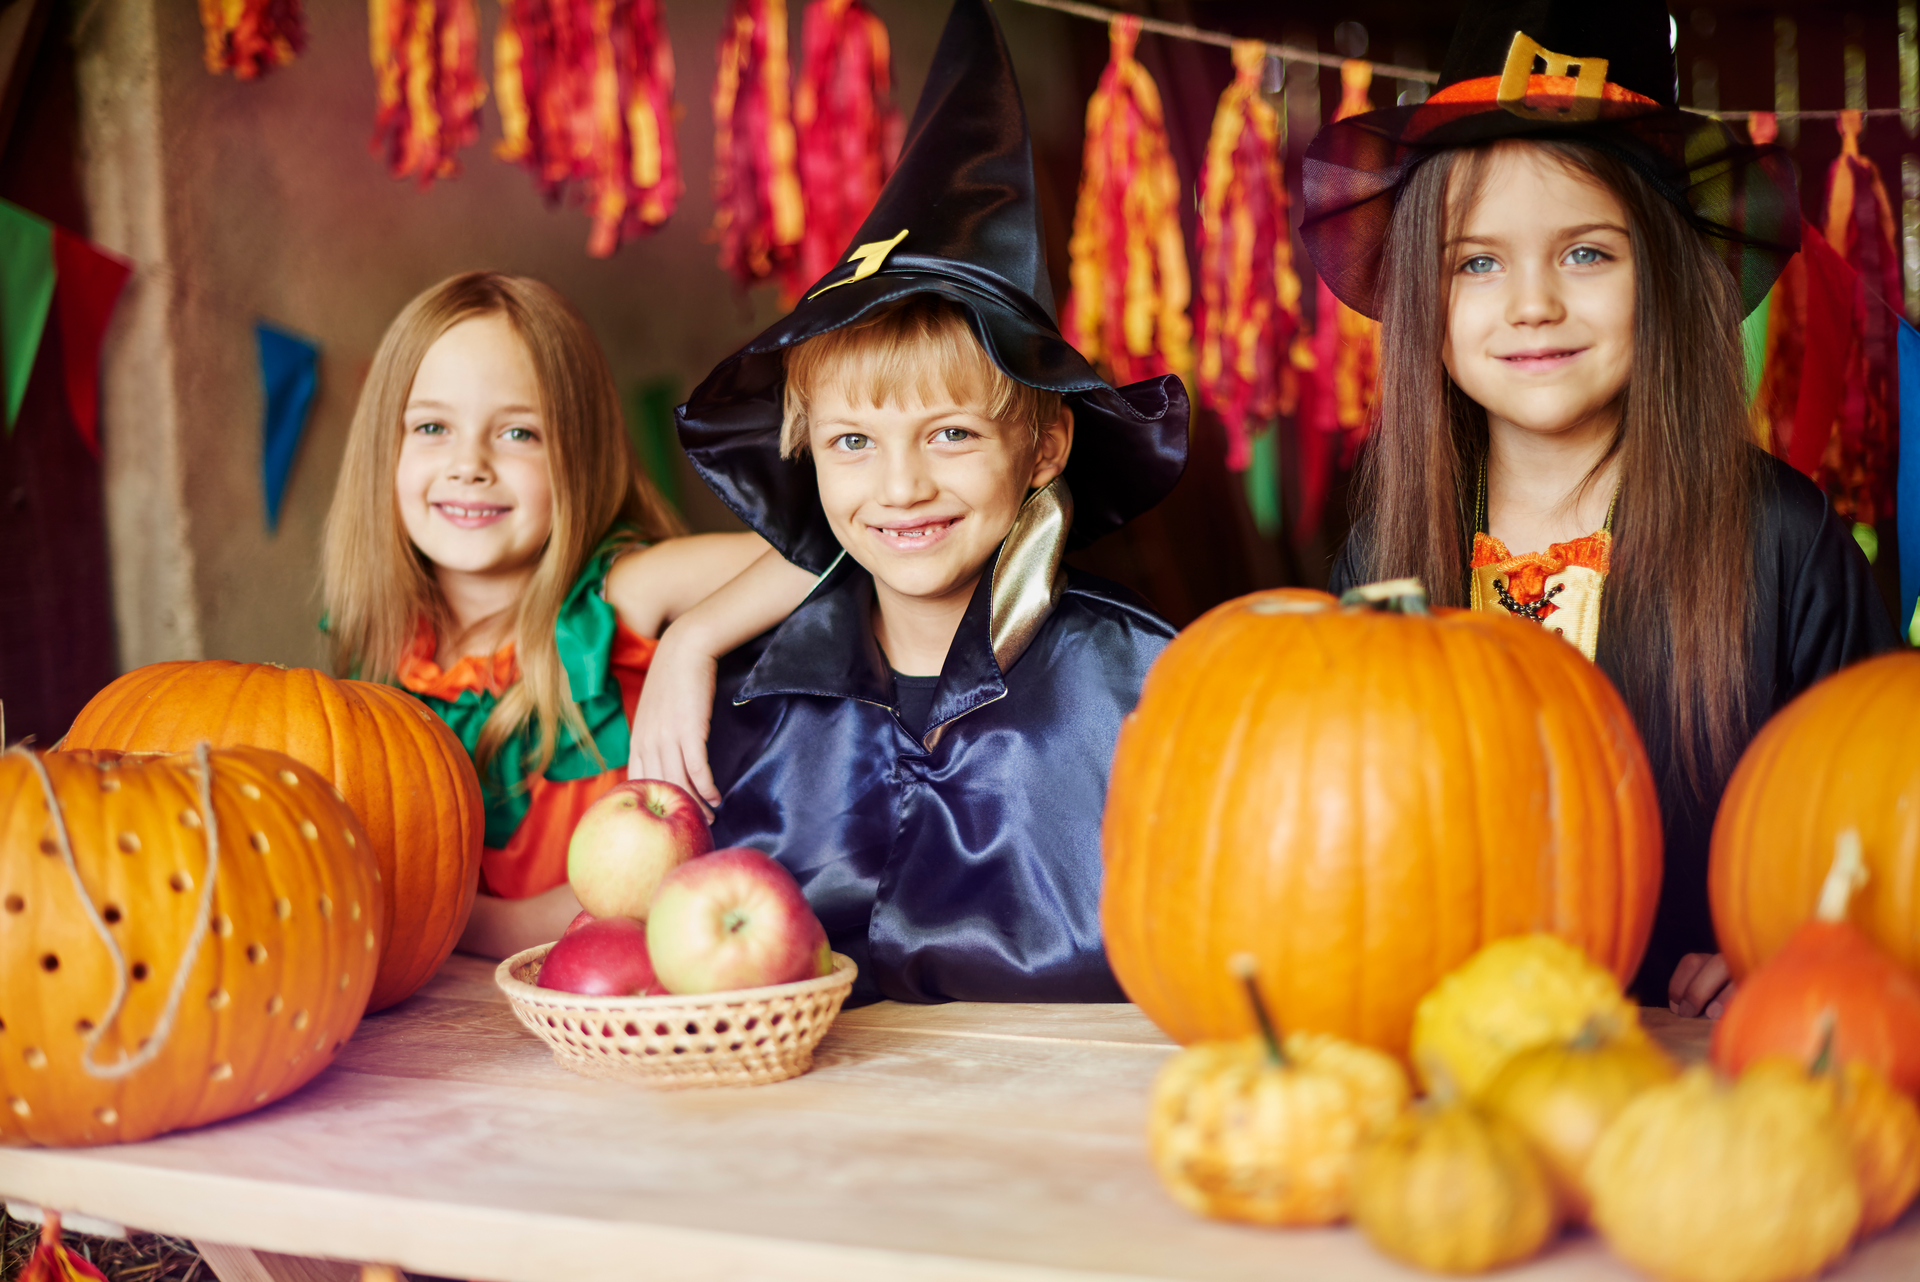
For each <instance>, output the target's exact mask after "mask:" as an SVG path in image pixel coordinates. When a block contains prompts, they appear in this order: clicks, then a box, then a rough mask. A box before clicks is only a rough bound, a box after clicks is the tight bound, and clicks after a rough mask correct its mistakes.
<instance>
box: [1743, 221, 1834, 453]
mask: <svg viewBox="0 0 1920 1282" xmlns="http://www.w3.org/2000/svg"><path fill="white" fill-rule="evenodd" d="M1858 284H1859V273H1858V272H1856V271H1854V269H1853V268H1852V267H1850V266H1848V265H1847V262H1846V260H1845V259H1843V258H1841V257H1840V255H1839V254H1837V253H1835V252H1834V251H1833V247H1832V246H1831V245H1829V244H1827V241H1826V238H1825V237H1823V236H1822V235H1821V234H1820V231H1819V229H1818V228H1817V227H1814V226H1813V225H1812V224H1810V223H1809V224H1807V225H1806V226H1805V227H1804V228H1802V230H1801V237H1800V252H1799V253H1797V254H1795V255H1794V256H1793V258H1792V260H1791V261H1789V262H1788V263H1787V267H1786V270H1785V271H1783V272H1781V273H1780V280H1779V282H1778V283H1776V284H1775V285H1774V287H1773V293H1772V294H1771V296H1770V297H1771V302H1770V303H1769V305H1768V311H1767V364H1766V372H1765V374H1764V375H1763V377H1762V379H1761V382H1760V395H1759V398H1758V410H1759V413H1758V417H1759V420H1760V425H1761V428H1762V430H1763V432H1764V433H1765V439H1766V444H1767V446H1768V448H1769V449H1771V450H1772V451H1773V452H1774V453H1775V454H1777V455H1778V456H1780V457H1781V458H1783V459H1785V460H1786V461H1787V462H1788V463H1790V464H1791V465H1792V466H1793V468H1794V470H1795V471H1798V472H1802V473H1804V474H1805V475H1807V476H1808V477H1810V478H1814V479H1818V477H1819V474H1820V461H1821V459H1822V458H1824V457H1825V456H1826V453H1827V445H1828V442H1830V441H1831V440H1832V439H1833V433H1834V423H1835V420H1836V418H1837V417H1838V416H1839V413H1840V402H1841V397H1842V395H1843V394H1844V392H1845V387H1846V374H1847V367H1848V352H1849V350H1850V348H1851V347H1852V345H1853V341H1854V335H1853V308H1854V291H1855V289H1856V288H1857V287H1858Z"/></svg>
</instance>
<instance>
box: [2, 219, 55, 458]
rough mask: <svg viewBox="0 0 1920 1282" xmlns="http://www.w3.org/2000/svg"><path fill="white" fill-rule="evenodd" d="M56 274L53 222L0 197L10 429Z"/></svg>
mask: <svg viewBox="0 0 1920 1282" xmlns="http://www.w3.org/2000/svg"><path fill="white" fill-rule="evenodd" d="M53 280H54V266H53V224H52V223H50V222H48V221H47V220H46V219H44V218H40V217H38V216H36V215H34V214H30V213H28V212H27V211H26V210H24V209H22V208H20V206H18V205H15V204H10V203H9V202H7V201H4V200H0V385H3V386H4V395H5V397H6V411H7V420H6V422H7V431H9V432H11V431H13V421H14V420H15V419H16V418H18V417H19V416H20V402H21V401H22V400H24V399H25V398H26V395H27V379H29V378H30V377H32V375H33V362H34V358H35V357H37V356H38V355H39V354H40V339H41V337H42V335H44V334H45V333H46V329H47V311H48V309H49V308H51V307H52V305H53Z"/></svg>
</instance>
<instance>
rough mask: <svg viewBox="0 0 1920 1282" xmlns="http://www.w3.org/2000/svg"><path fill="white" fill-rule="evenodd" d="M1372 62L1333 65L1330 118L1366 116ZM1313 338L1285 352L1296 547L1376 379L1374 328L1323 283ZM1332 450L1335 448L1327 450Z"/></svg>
mask: <svg viewBox="0 0 1920 1282" xmlns="http://www.w3.org/2000/svg"><path fill="white" fill-rule="evenodd" d="M1372 84H1373V64H1372V63H1367V62H1360V61H1357V60H1351V59H1350V60H1348V61H1347V62H1344V63H1342V64H1341V65H1340V109H1339V111H1338V112H1337V113H1336V114H1335V115H1334V119H1335V120H1345V119H1346V118H1347V117H1348V116H1355V115H1359V114H1360V113H1361V112H1365V111H1370V110H1372V106H1373V105H1372V103H1370V102H1368V100H1367V91H1368V90H1369V89H1370V88H1371V87H1372ZM1314 300H1315V305H1314V315H1315V320H1314V332H1313V336H1312V337H1311V338H1310V339H1308V340H1307V341H1305V342H1299V343H1295V344H1294V346H1293V363H1294V365H1295V366H1296V367H1297V368H1298V369H1299V370H1300V375H1301V382H1302V387H1301V391H1300V412H1299V414H1298V415H1297V416H1296V417H1295V420H1294V427H1295V435H1296V441H1295V454H1296V456H1297V458H1298V468H1299V474H1300V512H1299V519H1298V521H1297V523H1296V525H1295V527H1294V532H1295V535H1296V537H1297V538H1298V539H1299V540H1300V541H1302V542H1304V541H1305V540H1306V539H1308V538H1310V537H1311V536H1312V534H1313V532H1314V531H1315V530H1316V529H1318V528H1319V525H1320V515H1321V512H1322V510H1323V508H1324V507H1325V504H1326V496H1327V488H1328V486H1329V485H1330V484H1331V483H1332V480H1333V471H1334V468H1335V466H1336V463H1337V465H1338V466H1339V467H1341V468H1349V467H1352V466H1353V462H1354V459H1355V458H1356V457H1357V456H1358V454H1359V451H1360V447H1361V445H1363V444H1365V442H1366V439H1367V430H1368V425H1369V424H1370V422H1371V420H1372V415H1373V402H1374V394H1375V392H1376V390H1377V387H1378V384H1379V379H1380V325H1379V322H1377V321H1373V320H1369V319H1368V318H1367V317H1365V316H1362V315H1361V314H1360V313H1359V312H1356V311H1354V310H1353V309H1352V308H1351V307H1348V306H1347V305H1346V304H1345V303H1343V302H1341V301H1340V300H1339V299H1337V298H1335V297H1334V296H1333V291H1332V290H1331V289H1328V288H1327V283H1326V281H1324V280H1323V281H1320V282H1319V284H1318V287H1317V288H1316V290H1315V293H1314ZM1336 443H1337V444H1338V447H1339V448H1338V449H1337V450H1336V448H1335V446H1336Z"/></svg>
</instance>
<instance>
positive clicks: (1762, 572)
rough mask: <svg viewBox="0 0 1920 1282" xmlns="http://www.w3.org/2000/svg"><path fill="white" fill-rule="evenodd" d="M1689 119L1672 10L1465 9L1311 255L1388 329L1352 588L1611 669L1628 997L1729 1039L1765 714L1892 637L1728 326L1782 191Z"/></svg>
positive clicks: (1310, 218) (1322, 139) (1763, 282)
mask: <svg viewBox="0 0 1920 1282" xmlns="http://www.w3.org/2000/svg"><path fill="white" fill-rule="evenodd" d="M1674 97H1675V95H1674V68H1673V55H1672V49H1671V45H1670V43H1669V28H1668V17H1667V12H1666V7H1665V6H1664V5H1663V4H1660V3H1658V2H1657V0H1635V2H1634V3H1619V4H1612V5H1593V4H1590V3H1565V2H1560V0H1525V2H1523V3H1511V2H1509V3H1483V4H1480V5H1477V6H1475V7H1473V8H1472V9H1471V10H1470V11H1469V12H1468V14H1467V16H1466V17H1465V18H1463V19H1462V21H1461V24H1460V27H1459V29H1458V31H1457V32H1456V34H1455V39H1454V44H1453V47H1452V49H1451V50H1450V51H1449V54H1448V57H1447V63H1446V67H1445V69H1444V70H1443V72H1442V76H1441V82H1440V86H1439V89H1438V91H1437V92H1436V93H1435V94H1434V95H1433V96H1432V97H1431V98H1430V99H1428V100H1427V102H1426V103H1424V104H1421V105H1419V106H1417V107H1404V108H1393V109H1389V110H1386V111H1377V112H1373V113H1370V114H1367V115H1362V116H1355V117H1351V118H1349V119H1347V120H1345V121H1341V122H1339V123H1336V124H1334V125H1331V126H1329V127H1328V128H1326V129H1325V130H1323V131H1322V132H1321V133H1320V135H1319V136H1318V137H1316V138H1315V139H1314V142H1313V144H1312V146H1311V147H1310V148H1309V150H1308V158H1307V166H1306V172H1305V181H1306V193H1305V194H1306V202H1305V203H1306V216H1305V220H1304V222H1303V225H1302V228H1301V234H1302V236H1303V237H1304V239H1305V240H1306V243H1307V247H1308V249H1309V251H1310V252H1311V253H1312V255H1313V259H1314V262H1315V265H1316V266H1317V267H1318V268H1319V270H1320V272H1321V274H1322V275H1323V276H1324V277H1325V278H1326V280H1327V282H1328V284H1329V286H1330V287H1331V288H1332V289H1333V290H1334V292H1335V293H1336V294H1338V295H1339V296H1340V297H1341V299H1342V300H1343V301H1345V302H1346V303H1347V304H1348V305H1349V306H1352V307H1354V308H1356V309H1358V310H1360V311H1362V312H1365V313H1367V314H1368V315H1371V316H1374V317H1376V318H1377V319H1379V320H1380V321H1381V322H1382V353H1381V371H1380V375H1381V376H1380V388H1381V393H1380V402H1379V405H1378V408H1377V413H1376V421H1375V424H1374V428H1373V435H1372V440H1371V444H1370V446H1369V448H1368V452H1367V456H1366V459H1365V461H1364V464H1363V468H1362V474H1361V478H1360V481H1361V484H1360V490H1359V494H1360V498H1359V506H1358V511H1357V513H1356V517H1357V519H1356V522H1355V526H1354V532H1353V535H1352V536H1351V537H1350V539H1349V540H1348V543H1347V546H1346V547H1345V548H1344V549H1343V551H1342V552H1341V555H1340V558H1339V560H1338V562H1337V563H1336V565H1335V567H1334V571H1333V576H1332V586H1333V587H1334V590H1335V591H1342V590H1344V589H1345V588H1347V587H1349V586H1352V585H1353V584H1355V583H1359V582H1364V581H1367V580H1370V579H1381V578H1388V577H1397V576H1401V575H1410V574H1411V575H1418V576H1419V577H1420V578H1421V579H1423V580H1424V581H1425V582H1426V584H1427V585H1428V589H1429V592H1430V594H1431V595H1432V597H1433V598H1434V599H1435V600H1436V601H1438V602H1440V603H1443V604H1448V605H1461V606H1470V607H1472V608H1476V609H1485V610H1493V611H1502V612H1507V613H1511V614H1513V615H1516V616H1518V617H1520V618H1523V619H1529V620H1533V621H1535V622H1537V623H1539V624H1540V625H1541V626H1543V627H1546V628H1547V629H1549V630H1550V631H1553V632H1555V633H1558V634H1559V635H1561V636H1563V637H1564V638H1566V640H1567V641H1569V642H1570V643H1572V644H1575V645H1577V646H1579V647H1580V649H1581V650H1582V651H1583V652H1585V653H1586V655H1587V656H1588V657H1589V658H1591V659H1594V660H1595V661H1596V662H1597V663H1598V664H1599V665H1600V667H1601V668H1602V669H1603V670H1605V671H1606V672H1607V674H1608V675H1609V676H1610V677H1611V678H1612V679H1613V681H1614V683H1615V685H1616V686H1617V687H1618V688H1619V690H1620V691H1621V694H1622V695H1623V696H1624V697H1625V699H1626V701H1627V703H1628V706H1629V707H1630V708H1631V709H1632V710H1633V713H1634V716H1635V719H1636V721H1637V722H1638V724H1639V727H1640V730H1641V733H1642V736H1643V738H1644V739H1645V741H1646V746H1647V751H1648V756H1649V758H1650V760H1651V763H1652V765H1653V769H1654V774H1655V778H1656V780H1657V782H1658V784H1659V788H1660V794H1661V804H1662V811H1663V816H1664V827H1665V835H1666V871H1665V877H1664V881H1663V886H1662V891H1661V899H1660V905H1659V909H1658V913H1657V916H1656V920H1655V923H1654V928H1653V938H1652V940H1651V942H1650V945H1649V947H1648V951H1647V954H1646V959H1645V961H1644V963H1643V965H1642V967H1641V971H1640V975H1639V977H1638V979H1637V980H1636V983H1635V989H1636V991H1637V993H1638V994H1639V996H1640V998H1641V1000H1643V1001H1648V1002H1656V1003H1667V1004H1670V1005H1671V1006H1672V1008H1673V1009H1674V1010H1676V1011H1678V1012H1680V1013H1683V1014H1689V1015H1691V1014H1698V1013H1702V1012H1704V1013H1706V1014H1709V1015H1717V1014H1718V1013H1719V1009H1720V1005H1721V1002H1722V1001H1723V1000H1724V996H1725V989H1726V985H1727V979H1728V977H1727V971H1726V967H1725V965H1724V964H1723V963H1722V961H1721V960H1720V958H1719V956H1718V954H1717V950H1716V949H1715V946H1714V935H1713V922H1712V917H1711V914H1710V912H1709V909H1708V903H1707V887H1706V864H1707V849H1708V841H1709V837H1710V835H1711V830H1712V822H1713V814H1714V810H1715V807H1716V806H1717V804H1718V801H1719V796H1720V793H1721V791H1722V789H1723V787H1724V785H1725V782H1726V779H1727V776H1728V774H1729V773H1730V771H1731V770H1732V768H1733V765H1734V763H1735V761H1736V760H1737V759H1738V757H1739V756H1740V753H1741V751H1742V750H1743V749H1744V748H1745V746H1746V744H1747V741H1748V740H1749V739H1750V738H1751V737H1752V736H1753V734H1754V733H1755V731H1757V730H1758V728H1759V727H1760V725H1761V724H1762V723H1763V722H1764V721H1765V720H1766V719H1767V717H1768V716H1770V715H1771V714H1772V713H1773V711H1774V710H1775V709H1777V708H1779V707H1780V706H1781V705H1782V704H1783V703H1785V702H1786V701H1787V700H1789V699H1791V698H1792V697H1793V696H1794V695H1796V694H1798V693H1799V692H1800V691H1801V690H1803V689H1805V688H1806V687H1807V686H1808V685H1810V684H1811V683H1813V682H1814V681H1816V680H1818V679H1819V678H1820V677H1822V676H1825V675H1827V674H1828V673H1830V672H1833V671H1834V670H1836V669H1837V668H1840V667H1842V666H1844V665H1846V664H1848V663H1851V662H1853V661H1854V660H1856V659H1859V658H1863V657H1865V656H1867V655H1870V654H1873V653H1875V652H1878V651H1880V650H1884V649H1887V648H1890V647H1891V646H1892V645H1894V644H1895V636H1894V631H1893V626H1892V622H1891V620H1890V619H1889V618H1888V616H1887V613H1886V610H1885V608H1884V607H1883V606H1882V604H1881V602H1880V600H1879V598H1878V595H1877V593H1876V592H1875V590H1874V587H1873V584H1872V583H1871V581H1870V579H1869V576H1868V570H1867V565H1866V561H1865V558H1864V557H1863V556H1862V555H1861V553H1860V551H1859V549H1858V548H1857V547H1856V546H1855V545H1854V543H1853V540H1852V539H1851V538H1850V537H1849V536H1848V534H1847V531H1846V528H1845V527H1844V525H1843V524H1842V523H1841V522H1840V520H1839V518H1838V517H1837V516H1836V515H1835V514H1834V513H1833V512H1832V510H1831V509H1830V508H1829V507H1828V506H1827V504H1826V501H1825V499H1824V498H1823V497H1822V495H1821V494H1820V493H1819V491H1818V490H1817V489H1815V488H1814V486H1813V485H1812V484H1811V483H1810V482H1808V481H1807V480H1806V479H1805V478H1804V477H1802V476H1800V475H1799V474H1798V473H1795V472H1793V471H1792V470H1790V469H1789V468H1787V467H1786V466H1785V465H1784V464H1781V463H1779V462H1778V461H1776V460H1774V459H1773V458H1771V457H1770V456H1768V455H1766V454H1765V453H1763V452H1761V451H1760V450H1759V449H1757V448H1756V447H1755V446H1754V444H1753V439H1752V432H1751V429H1750V427H1749V420H1748V417H1747V405H1746V397H1745V393H1744V380H1743V377H1742V347H1741V343H1740V335H1739V323H1740V319H1741V317H1742V316H1744V315H1745V314H1746V313H1747V312H1748V311H1750V310H1751V309H1752V308H1753V307H1754V306H1756V305H1757V304H1758V303H1759V301H1760V300H1761V299H1762V298H1764V297H1765V295H1766V291H1767V289H1768V288H1769V287H1770V285H1771V283H1772V281H1773V279H1774V277H1775V276H1776V275H1777V274H1778V272H1779V270H1780V268H1781V267H1782V266H1783V265H1784V264H1785V262H1786V260H1787V258H1788V257H1790V256H1791V255H1792V253H1793V252H1794V251H1795V250H1796V249H1797V248H1798V244H1799V209H1798V200H1797V196H1796V193H1795V190H1794V182H1793V176H1792V170H1791V167H1790V165H1789V163H1788V162H1787V160H1786V158H1785V156H1784V155H1783V154H1782V153H1780V152H1779V151H1778V150H1777V149H1775V148H1768V147H1751V146H1746V145H1742V144H1740V143H1739V142H1738V141H1737V140H1736V139H1735V138H1734V136H1733V135H1732V134H1731V132H1730V131H1729V130H1727V129H1726V127H1725V126H1723V125H1721V124H1719V123H1718V122H1716V121H1713V120H1710V119H1707V118H1705V117H1701V116H1697V115H1693V114H1691V113H1687V112H1682V111H1679V110H1678V109H1677V108H1676V107H1675V105H1674ZM1514 713H1515V715H1517V716H1524V715H1525V714H1526V709H1524V708H1515V709H1514Z"/></svg>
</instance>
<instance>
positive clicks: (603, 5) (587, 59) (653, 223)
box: [493, 0, 685, 258]
mask: <svg viewBox="0 0 1920 1282" xmlns="http://www.w3.org/2000/svg"><path fill="white" fill-rule="evenodd" d="M493 63H494V75H493V80H494V88H495V90H496V92H497V93H498V94H499V97H500V122H501V135H502V136H501V139H500V142H499V144H498V145H497V146H496V147H495V148H494V154H496V155H498V156H499V157H500V158H501V159H502V160H512V161H519V162H521V163H523V164H525V165H526V166H527V168H528V169H529V170H531V171H532V172H533V178H534V182H535V184H536V185H538V186H539V188H540V189H541V191H542V192H544V193H545V194H546V196H547V198H548V199H549V200H558V199H559V198H560V196H561V195H562V193H563V192H564V191H566V190H567V188H568V187H569V186H570V185H574V184H577V185H576V186H574V188H573V189H574V191H575V192H576V193H577V194H578V195H579V196H582V197H584V199H585V202H586V205H587V211H588V213H589V215H590V216H591V217H592V219H593V227H592V230H591V231H590V232H589V234H588V237H587V252H588V253H589V254H591V255H593V256H594V257H595V258H606V257H608V256H609V255H611V254H612V253H613V252H614V250H616V249H618V248H619V247H620V246H621V245H622V244H623V243H625V242H626V241H628V240H631V239H633V238H634V237H635V236H640V235H644V234H646V233H648V232H651V231H656V230H658V229H659V227H660V226H661V224H663V223H665V222H666V221H667V219H668V218H669V217H671V216H672V214H673V211H674V207H675V206H676V205H678V204H679V203H680V193H681V192H682V191H683V190H684V189H685V184H684V183H683V182H682V180H681V177H680V152H679V147H678V144H677V143H676V142H675V140H674V133H673V127H674V122H675V119H676V116H677V112H676V110H675V108H674V103H673V48H672V46H671V45H670V44H669V43H668V42H667V27H666V19H665V17H664V16H663V14H662V13H661V9H660V0H501V4H500V30H499V34H498V35H496V36H495V38H494V53H493Z"/></svg>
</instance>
